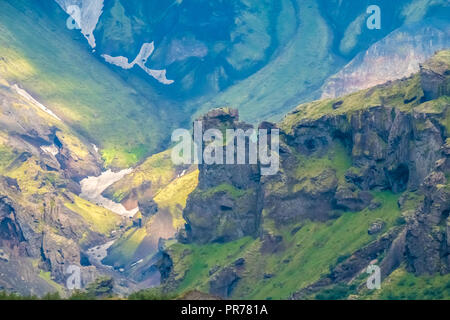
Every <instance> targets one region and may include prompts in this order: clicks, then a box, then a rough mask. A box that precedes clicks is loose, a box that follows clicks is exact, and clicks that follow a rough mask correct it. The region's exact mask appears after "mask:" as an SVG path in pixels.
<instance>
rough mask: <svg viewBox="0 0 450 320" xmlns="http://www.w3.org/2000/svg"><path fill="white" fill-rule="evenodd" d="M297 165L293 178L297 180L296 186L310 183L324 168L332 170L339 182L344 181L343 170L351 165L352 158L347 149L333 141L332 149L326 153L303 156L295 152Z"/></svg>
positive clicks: (299, 186)
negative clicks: (320, 155) (319, 155)
mask: <svg viewBox="0 0 450 320" xmlns="http://www.w3.org/2000/svg"><path fill="white" fill-rule="evenodd" d="M296 156H297V161H298V165H297V168H296V170H295V178H296V179H297V180H299V181H301V182H300V183H299V185H297V189H298V188H302V186H304V187H306V186H307V185H309V184H311V180H313V179H315V178H316V177H318V176H319V175H320V174H321V173H322V172H324V171H325V170H333V171H334V172H335V174H336V177H337V179H338V181H339V182H340V183H344V182H345V177H344V176H345V172H346V171H347V170H348V169H349V168H350V167H351V165H352V159H351V156H350V153H349V151H348V150H347V149H346V147H345V146H344V145H343V144H342V143H340V142H339V141H335V143H334V144H333V147H332V149H330V150H329V151H328V152H327V154H326V155H324V156H322V157H318V156H315V155H312V156H309V157H307V156H305V155H302V154H297V155H296Z"/></svg>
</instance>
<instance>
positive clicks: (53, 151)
mask: <svg viewBox="0 0 450 320" xmlns="http://www.w3.org/2000/svg"><path fill="white" fill-rule="evenodd" d="M41 150H42V151H44V152H45V153H48V154H51V155H52V156H56V155H57V154H58V153H59V150H58V148H57V147H56V146H55V145H54V144H52V145H50V146H41Z"/></svg>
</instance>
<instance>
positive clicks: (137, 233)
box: [102, 228, 147, 266]
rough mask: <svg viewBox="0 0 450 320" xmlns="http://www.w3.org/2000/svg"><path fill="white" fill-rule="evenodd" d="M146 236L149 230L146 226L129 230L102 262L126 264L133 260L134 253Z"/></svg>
mask: <svg viewBox="0 0 450 320" xmlns="http://www.w3.org/2000/svg"><path fill="white" fill-rule="evenodd" d="M146 236H147V230H146V229H145V228H132V229H130V230H128V231H127V232H125V234H124V235H123V236H122V237H121V238H120V239H119V240H118V241H117V242H115V243H114V245H113V246H112V247H111V248H110V249H109V251H108V256H107V257H106V258H105V259H103V261H102V262H103V263H104V264H107V265H119V266H125V265H127V264H129V263H130V262H133V258H134V254H135V252H136V250H137V249H138V248H139V245H140V244H141V243H142V241H143V240H144V238H145V237H146Z"/></svg>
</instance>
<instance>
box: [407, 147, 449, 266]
mask: <svg viewBox="0 0 450 320" xmlns="http://www.w3.org/2000/svg"><path fill="white" fill-rule="evenodd" d="M448 148H449V146H448V143H447V144H446V145H445V146H444V147H443V153H444V156H445V158H443V159H441V160H439V161H438V167H437V170H436V171H433V172H432V173H431V174H430V175H429V176H428V177H427V178H426V179H425V181H424V183H423V185H422V186H421V190H422V192H423V193H424V194H425V199H424V201H423V202H422V203H421V204H420V206H419V207H418V208H417V210H416V211H415V213H414V214H413V215H412V216H410V217H408V224H407V232H406V243H405V250H406V251H405V255H406V259H407V263H408V268H409V270H411V271H413V272H415V273H417V274H424V273H427V274H433V273H435V272H440V273H448V272H450V246H449V236H450V233H449V225H450V218H449V212H450V189H449V181H448V180H447V179H448V178H447V177H446V174H447V175H448V172H449V171H448V169H449V168H450V158H449V153H448Z"/></svg>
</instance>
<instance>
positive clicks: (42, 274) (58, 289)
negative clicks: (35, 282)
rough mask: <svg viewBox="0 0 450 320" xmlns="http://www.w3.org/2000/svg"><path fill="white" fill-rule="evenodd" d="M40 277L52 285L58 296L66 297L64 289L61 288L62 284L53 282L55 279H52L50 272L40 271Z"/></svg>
mask: <svg viewBox="0 0 450 320" xmlns="http://www.w3.org/2000/svg"><path fill="white" fill-rule="evenodd" d="M39 277H40V278H41V279H43V280H45V281H46V282H47V283H48V284H49V285H51V286H52V287H53V288H54V289H55V291H56V292H57V293H58V294H60V295H64V292H65V289H64V287H63V286H61V285H60V284H58V283H56V282H55V281H53V279H52V278H51V274H50V272H44V271H42V270H40V271H39Z"/></svg>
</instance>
